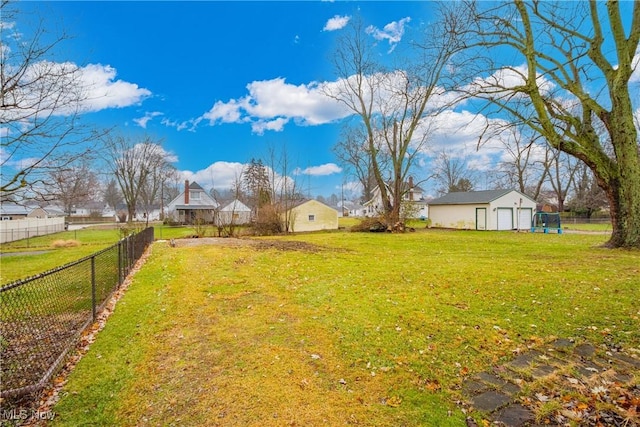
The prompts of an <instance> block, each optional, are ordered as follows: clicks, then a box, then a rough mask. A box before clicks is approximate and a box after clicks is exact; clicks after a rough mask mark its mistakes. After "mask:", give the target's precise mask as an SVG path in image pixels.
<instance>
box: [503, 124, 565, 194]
mask: <svg viewBox="0 0 640 427" xmlns="http://www.w3.org/2000/svg"><path fill="white" fill-rule="evenodd" d="M495 139H497V140H499V141H500V143H501V144H502V147H503V148H504V155H503V156H502V160H501V161H500V163H499V164H498V175H499V181H500V182H501V184H502V185H500V187H507V188H513V187H515V188H517V189H518V190H519V191H520V192H521V193H523V194H526V195H528V196H530V197H531V198H532V199H534V200H539V199H540V196H541V192H542V188H543V185H544V183H545V182H546V181H547V178H548V173H549V166H550V164H551V158H552V157H553V149H552V148H551V147H550V146H549V145H548V144H547V143H546V142H544V140H543V138H542V137H541V136H540V135H539V134H536V133H533V132H531V131H530V130H529V129H528V128H527V127H522V126H520V127H518V126H516V125H513V124H512V125H510V126H509V127H508V128H507V129H504V132H500V133H499V135H496V138H495Z"/></svg>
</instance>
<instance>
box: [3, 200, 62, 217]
mask: <svg viewBox="0 0 640 427" xmlns="http://www.w3.org/2000/svg"><path fill="white" fill-rule="evenodd" d="M60 216H65V215H64V212H62V211H60V210H58V209H55V208H52V207H46V208H41V207H40V206H20V205H16V204H14V203H2V204H0V219H1V220H3V221H8V220H13V219H23V218H56V217H60Z"/></svg>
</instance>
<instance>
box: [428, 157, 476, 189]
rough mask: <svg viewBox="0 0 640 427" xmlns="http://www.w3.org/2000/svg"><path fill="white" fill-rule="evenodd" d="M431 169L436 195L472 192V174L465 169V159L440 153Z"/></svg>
mask: <svg viewBox="0 0 640 427" xmlns="http://www.w3.org/2000/svg"><path fill="white" fill-rule="evenodd" d="M433 169H434V176H433V177H434V180H435V182H436V184H437V185H438V188H437V191H438V193H440V194H446V193H451V192H456V191H472V190H473V187H474V185H473V181H474V174H473V172H472V171H471V170H469V168H468V167H467V161H466V159H465V158H461V157H455V156H452V155H451V154H450V153H448V152H447V151H442V152H440V153H439V154H438V156H437V157H436V159H435V162H434V165H433Z"/></svg>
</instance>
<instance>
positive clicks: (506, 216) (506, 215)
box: [498, 208, 513, 230]
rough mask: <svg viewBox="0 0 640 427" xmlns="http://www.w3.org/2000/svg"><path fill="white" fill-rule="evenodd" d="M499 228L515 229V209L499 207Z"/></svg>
mask: <svg viewBox="0 0 640 427" xmlns="http://www.w3.org/2000/svg"><path fill="white" fill-rule="evenodd" d="M498 230H513V210H512V209H511V208H498Z"/></svg>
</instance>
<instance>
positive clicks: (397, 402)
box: [385, 396, 402, 408]
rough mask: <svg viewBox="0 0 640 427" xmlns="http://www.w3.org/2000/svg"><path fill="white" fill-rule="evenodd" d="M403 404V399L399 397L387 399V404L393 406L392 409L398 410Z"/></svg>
mask: <svg viewBox="0 0 640 427" xmlns="http://www.w3.org/2000/svg"><path fill="white" fill-rule="evenodd" d="M401 403H402V399H401V398H399V397H398V396H391V397H390V398H388V399H385V404H386V405H387V406H391V407H392V408H397V407H398V406H400V404H401Z"/></svg>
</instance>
